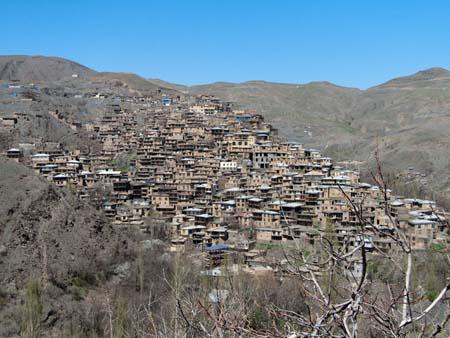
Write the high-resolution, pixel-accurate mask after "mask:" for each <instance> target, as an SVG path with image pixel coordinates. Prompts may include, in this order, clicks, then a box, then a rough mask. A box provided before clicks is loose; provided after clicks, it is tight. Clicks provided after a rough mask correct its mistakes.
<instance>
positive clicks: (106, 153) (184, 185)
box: [1, 92, 448, 271]
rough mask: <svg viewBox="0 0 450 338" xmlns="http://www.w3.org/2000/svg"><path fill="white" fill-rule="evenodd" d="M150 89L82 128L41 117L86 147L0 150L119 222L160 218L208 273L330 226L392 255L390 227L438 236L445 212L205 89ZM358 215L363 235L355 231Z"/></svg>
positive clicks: (11, 124)
mask: <svg viewBox="0 0 450 338" xmlns="http://www.w3.org/2000/svg"><path fill="white" fill-rule="evenodd" d="M158 95H159V96H156V98H155V97H154V96H153V97H151V96H149V97H126V96H124V97H118V96H116V97H114V98H113V100H112V101H111V103H109V104H108V110H107V112H106V113H104V114H103V116H101V117H100V118H99V119H97V120H96V121H94V122H90V123H80V122H78V121H73V120H70V119H67V118H66V117H64V116H63V115H61V114H60V113H58V112H50V115H51V116H52V117H53V118H55V119H59V120H60V121H61V122H63V123H65V124H66V125H68V126H69V127H70V128H71V129H73V130H83V131H85V132H86V133H87V135H90V138H91V139H92V141H95V142H97V143H98V144H100V147H97V148H96V149H94V148H95V147H93V148H89V151H88V152H86V151H85V152H82V151H81V150H73V151H69V150H67V149H64V148H63V147H62V145H61V144H59V143H57V142H46V141H45V140H43V139H36V140H35V142H29V143H20V144H16V145H15V146H14V147H12V148H10V149H9V150H8V151H7V152H6V153H5V154H4V155H5V156H7V157H8V158H10V159H12V160H15V161H17V162H21V163H23V164H25V165H27V166H29V167H31V168H32V169H33V170H34V171H35V172H36V173H38V174H40V175H42V176H43V177H45V178H47V179H48V180H49V181H51V182H53V183H54V184H55V185H56V186H58V187H61V188H68V189H71V190H72V191H73V192H75V193H76V194H77V195H78V196H79V198H80V199H89V198H90V199H91V200H93V201H94V202H95V204H96V205H97V206H98V207H99V208H101V209H102V210H103V211H104V214H105V215H106V217H108V218H109V219H110V220H111V222H112V223H113V224H114V225H115V226H117V227H119V228H120V227H136V228H139V229H140V230H141V231H143V232H152V231H153V230H152V229H153V228H154V227H155V224H159V225H162V227H163V229H164V234H165V236H168V237H169V238H170V240H171V250H172V251H178V252H180V251H181V252H184V251H189V252H200V253H202V255H203V256H204V258H205V259H204V262H205V264H206V266H207V267H210V268H213V267H217V266H219V265H220V263H221V260H222V259H223V258H224V257H226V256H228V255H229V254H232V256H233V257H234V258H235V259H239V262H244V264H245V266H246V267H247V268H248V269H249V270H250V271H252V270H253V271H265V270H271V269H272V268H273V266H274V264H273V263H274V262H273V259H272V261H271V260H270V259H269V258H266V257H265V253H266V251H265V250H261V248H265V247H267V245H268V244H275V243H279V244H282V245H289V244H292V243H302V244H303V245H304V246H305V247H308V246H312V247H314V246H315V245H317V243H316V242H317V241H318V239H320V238H321V237H322V236H324V234H325V233H326V232H327V231H328V232H329V231H330V229H332V231H333V232H334V233H335V235H334V236H335V237H336V240H338V241H340V243H344V242H347V243H349V246H348V250H351V249H352V248H353V247H355V246H357V245H358V244H359V243H361V241H364V242H365V243H366V244H365V245H367V248H369V249H370V251H372V252H374V253H378V252H387V251H391V250H396V248H395V245H394V243H393V241H392V240H391V239H390V234H392V232H393V231H394V229H395V227H396V226H399V227H400V228H402V229H404V230H405V231H406V233H407V235H408V237H409V239H410V240H411V243H412V247H413V248H414V249H417V250H420V249H425V248H427V247H429V246H430V245H431V244H433V243H443V242H445V241H446V239H447V229H448V228H447V223H446V213H445V212H444V211H443V210H441V209H439V207H438V206H436V203H435V202H433V201H430V200H421V199H411V198H407V197H401V196H395V195H393V194H392V193H391V191H390V190H386V191H384V189H383V188H382V187H378V186H374V185H370V184H367V183H363V182H360V178H359V173H358V172H357V171H354V170H348V169H346V168H343V167H339V166H337V165H335V164H334V163H333V161H332V159H331V158H328V157H324V156H322V155H321V154H320V152H319V151H317V150H314V149H307V148H305V147H303V146H302V145H301V144H298V143H292V142H281V141H280V139H279V137H278V131H277V130H276V129H274V128H273V127H272V126H271V125H270V124H268V123H267V122H265V121H264V119H263V117H262V116H261V115H259V114H258V113H257V112H256V111H249V110H236V109H235V108H234V107H233V104H232V103H231V102H225V101H223V100H221V99H219V98H216V97H214V96H196V97H185V96H176V97H171V96H169V95H167V94H164V93H163V92H162V93H159V94H158ZM90 99H91V100H103V99H105V96H103V95H101V94H99V93H97V94H92V96H91V98H90ZM125 103H127V104H130V103H131V104H132V105H131V107H132V109H128V108H122V106H123V105H124V104H125ZM23 118H27V117H26V115H25V114H20V113H14V114H12V115H10V116H6V117H3V118H2V119H1V126H2V128H3V129H8V128H9V129H10V130H13V129H14V128H15V125H16V124H17V123H19V122H20V119H23ZM358 208H361V209H358ZM361 222H364V223H365V227H366V229H367V234H368V235H367V237H366V238H360V236H356V235H354V234H355V233H356V232H357V230H358V228H357V227H358V225H359V224H361ZM374 228H376V229H374ZM236 257H237V258H236ZM277 263H279V262H277Z"/></svg>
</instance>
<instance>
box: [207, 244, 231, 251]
mask: <svg viewBox="0 0 450 338" xmlns="http://www.w3.org/2000/svg"><path fill="white" fill-rule="evenodd" d="M228 249H229V248H228V245H212V246H210V247H207V248H206V250H210V251H215V250H228Z"/></svg>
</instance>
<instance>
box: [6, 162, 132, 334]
mask: <svg viewBox="0 0 450 338" xmlns="http://www.w3.org/2000/svg"><path fill="white" fill-rule="evenodd" d="M0 173H1V175H0V215H2V217H1V220H0V286H1V289H0V298H1V301H0V322H1V323H2V325H1V326H0V336H1V337H12V336H16V335H18V333H19V330H20V326H19V322H20V319H21V318H20V314H21V309H22V302H23V299H24V295H23V289H24V287H25V285H26V283H27V282H28V281H29V280H30V279H32V280H36V281H39V283H40V284H41V286H42V289H43V294H44V295H45V297H43V299H45V302H44V304H43V305H44V307H43V309H44V311H43V313H42V318H43V319H42V320H43V322H44V324H43V325H44V328H45V330H49V331H51V330H56V329H58V330H60V329H61V325H65V324H67V322H68V320H72V319H71V318H72V317H73V318H74V319H76V318H77V316H80V315H81V313H79V311H80V309H82V308H83V306H84V296H85V293H87V292H88V291H89V289H90V288H95V287H98V285H99V284H100V283H108V280H110V278H111V276H113V275H114V271H115V268H116V267H117V265H119V264H121V263H122V262H124V261H126V260H127V259H128V258H129V257H130V254H131V253H132V249H131V246H132V240H131V237H129V234H127V233H118V232H117V231H116V230H114V229H113V228H112V227H111V226H110V225H109V224H108V223H107V222H106V221H105V220H104V219H103V217H102V216H101V215H100V214H99V213H98V212H97V211H96V210H94V209H92V208H91V207H89V206H88V205H87V204H85V203H81V202H80V201H79V200H78V199H77V198H76V197H74V196H72V195H71V194H70V193H69V192H68V191H65V190H60V189H58V188H56V187H54V186H52V185H50V184H48V183H47V182H46V181H44V180H43V179H41V178H39V177H38V176H36V175H35V174H34V173H32V172H31V171H30V170H29V169H27V168H25V167H23V166H21V165H18V164H16V163H13V162H10V161H8V160H4V159H0ZM50 317H51V318H50Z"/></svg>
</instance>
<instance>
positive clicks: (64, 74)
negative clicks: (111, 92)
mask: <svg viewBox="0 0 450 338" xmlns="http://www.w3.org/2000/svg"><path fill="white" fill-rule="evenodd" d="M94 73H95V72H94V71H93V70H91V69H89V68H87V67H85V66H82V65H80V64H78V63H76V62H73V61H69V60H66V59H62V58H57V57H44V56H16V55H11V56H0V80H5V81H21V82H46V81H59V80H62V79H67V78H71V77H72V75H73V74H77V75H78V76H79V77H85V76H89V75H92V74H94Z"/></svg>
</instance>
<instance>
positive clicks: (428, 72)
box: [412, 67, 450, 79]
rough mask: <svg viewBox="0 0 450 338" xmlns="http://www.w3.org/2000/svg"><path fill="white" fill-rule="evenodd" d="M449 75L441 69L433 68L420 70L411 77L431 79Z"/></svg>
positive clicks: (445, 70)
mask: <svg viewBox="0 0 450 338" xmlns="http://www.w3.org/2000/svg"><path fill="white" fill-rule="evenodd" d="M449 75H450V72H449V71H448V70H447V69H445V68H441V67H433V68H428V69H425V70H421V71H419V72H417V73H415V74H414V75H412V77H415V78H417V79H431V78H437V77H442V76H449Z"/></svg>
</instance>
